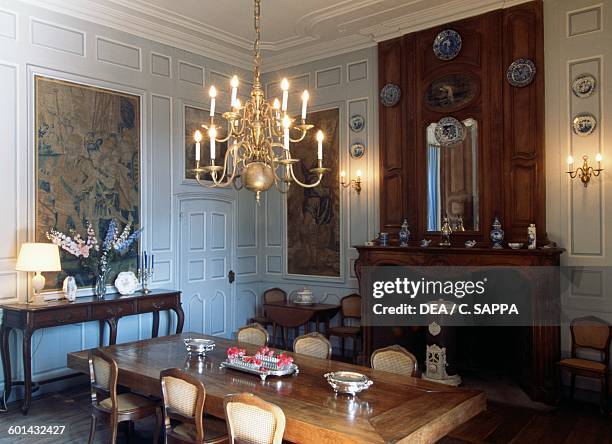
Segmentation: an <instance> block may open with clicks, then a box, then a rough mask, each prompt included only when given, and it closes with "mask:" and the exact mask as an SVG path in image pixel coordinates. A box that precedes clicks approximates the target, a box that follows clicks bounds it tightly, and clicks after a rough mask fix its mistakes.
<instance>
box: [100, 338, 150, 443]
mask: <svg viewBox="0 0 612 444" xmlns="http://www.w3.org/2000/svg"><path fill="white" fill-rule="evenodd" d="M118 376H119V368H118V367H117V363H116V362H115V360H114V359H113V358H112V357H110V356H109V355H107V354H106V353H104V352H103V351H102V350H100V349H94V350H92V351H91V352H90V353H89V379H90V383H91V424H90V429H89V440H88V442H89V444H91V443H92V442H93V440H94V435H95V432H96V424H97V421H98V419H101V420H105V421H107V422H108V423H109V424H110V428H111V438H110V442H111V443H112V444H114V443H115V442H116V441H117V432H118V426H119V423H120V422H124V421H129V423H128V434H131V433H132V432H133V429H132V426H133V423H132V421H135V420H138V419H142V418H146V417H148V416H155V418H156V428H155V432H154V440H155V442H157V441H158V438H159V429H160V428H161V419H162V418H161V409H160V408H159V406H158V405H157V402H155V401H153V400H150V399H148V398H145V397H144V396H140V395H137V394H135V393H121V394H117V379H118Z"/></svg>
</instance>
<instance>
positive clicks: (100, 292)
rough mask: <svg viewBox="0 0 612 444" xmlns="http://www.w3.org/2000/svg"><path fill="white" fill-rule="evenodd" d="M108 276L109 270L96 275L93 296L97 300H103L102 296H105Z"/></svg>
mask: <svg viewBox="0 0 612 444" xmlns="http://www.w3.org/2000/svg"><path fill="white" fill-rule="evenodd" d="M109 275H110V270H107V271H105V272H98V273H96V283H95V285H94V295H95V296H96V297H97V298H98V299H104V296H106V284H107V281H108V277H109Z"/></svg>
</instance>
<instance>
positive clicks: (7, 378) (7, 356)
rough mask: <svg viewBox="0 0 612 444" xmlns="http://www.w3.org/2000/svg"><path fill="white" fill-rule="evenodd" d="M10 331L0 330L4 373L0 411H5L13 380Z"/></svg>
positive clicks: (7, 328)
mask: <svg viewBox="0 0 612 444" xmlns="http://www.w3.org/2000/svg"><path fill="white" fill-rule="evenodd" d="M10 333H11V329H10V328H9V327H2V328H1V329H0V351H1V352H2V369H3V371H4V398H3V399H2V400H0V402H1V403H0V410H6V401H8V399H9V397H10V396H11V389H12V388H13V379H12V377H11V353H10V350H9V336H10Z"/></svg>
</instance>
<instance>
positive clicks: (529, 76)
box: [506, 59, 536, 88]
mask: <svg viewBox="0 0 612 444" xmlns="http://www.w3.org/2000/svg"><path fill="white" fill-rule="evenodd" d="M535 73H536V67H535V65H534V63H533V62H532V61H531V60H529V59H516V60H515V61H514V62H512V63H511V64H510V66H509V67H508V71H506V78H507V79H508V83H510V85H512V86H514V87H516V88H522V87H523V86H527V85H529V84H530V83H531V82H532V81H533V78H534V77H535Z"/></svg>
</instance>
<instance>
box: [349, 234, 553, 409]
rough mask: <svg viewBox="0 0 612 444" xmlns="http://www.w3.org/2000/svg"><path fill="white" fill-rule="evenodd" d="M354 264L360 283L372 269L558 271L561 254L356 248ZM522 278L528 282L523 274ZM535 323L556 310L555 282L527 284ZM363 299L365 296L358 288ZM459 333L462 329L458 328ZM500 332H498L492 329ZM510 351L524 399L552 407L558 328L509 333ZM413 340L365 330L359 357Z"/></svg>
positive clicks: (399, 331)
mask: <svg viewBox="0 0 612 444" xmlns="http://www.w3.org/2000/svg"><path fill="white" fill-rule="evenodd" d="M355 248H357V250H358V251H359V258H358V259H357V261H356V262H355V273H356V275H357V277H358V278H361V269H362V267H371V266H418V267H423V266H451V267H452V266H462V267H495V266H514V267H537V266H559V263H560V255H561V254H562V253H563V251H564V250H563V249H560V248H538V249H536V250H527V249H521V250H511V249H508V248H504V249H493V248H463V247H451V248H443V247H433V246H432V247H427V248H421V247H419V246H416V245H413V246H408V247H399V246H389V247H380V246H356V247H355ZM526 277H527V278H529V276H528V274H526ZM531 287H532V289H533V290H532V291H533V294H532V296H533V306H532V307H533V310H534V312H535V315H534V319H538V315H537V312H538V311H543V310H546V311H547V312H550V311H555V310H557V311H558V310H560V304H561V297H560V291H559V283H558V282H540V281H535V282H532V285H531ZM361 294H362V296H363V297H364V298H367V297H368V291H367V289H365V288H361ZM459 328H463V327H459ZM494 328H503V327H494ZM513 328H516V332H517V334H516V335H515V336H513V341H514V344H513V345H514V346H515V348H516V349H517V350H520V351H521V352H520V354H518V353H517V355H518V356H516V357H515V359H516V366H517V371H518V374H517V375H516V376H517V379H518V382H519V383H520V384H521V386H522V387H523V388H524V390H525V391H526V392H527V394H529V396H530V397H531V398H532V399H534V400H538V401H545V402H548V403H553V402H555V401H556V400H557V397H558V388H559V383H558V372H557V368H556V363H557V362H558V361H559V359H560V355H561V337H560V327H559V325H558V324H557V325H535V324H534V325H532V326H530V327H513ZM411 334H414V329H413V328H409V327H404V328H401V327H393V328H391V327H364V353H365V356H370V355H371V353H372V351H373V350H374V349H375V348H379V347H384V346H387V345H391V344H393V343H400V344H401V343H402V341H405V339H406V336H408V335H411Z"/></svg>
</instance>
